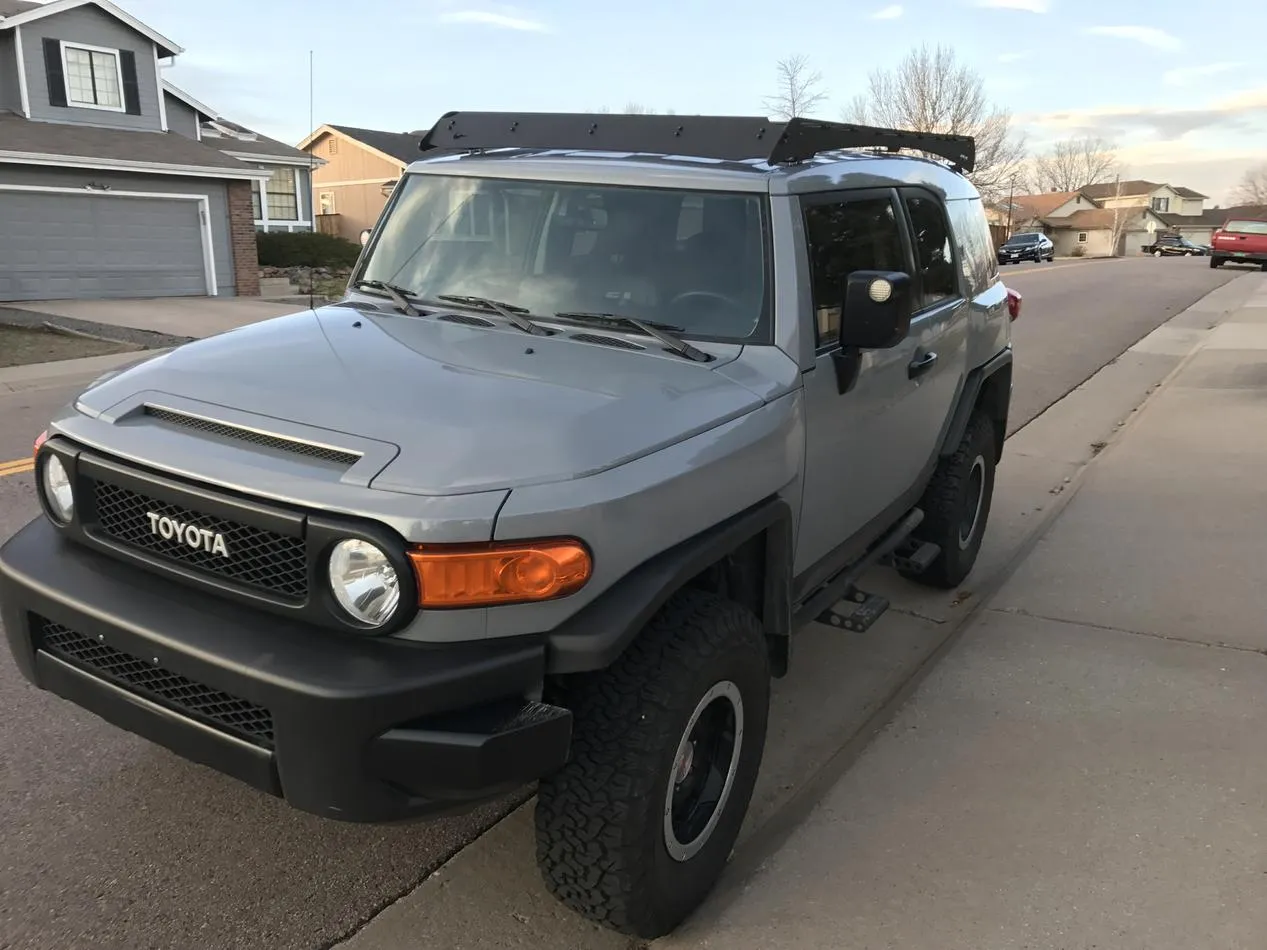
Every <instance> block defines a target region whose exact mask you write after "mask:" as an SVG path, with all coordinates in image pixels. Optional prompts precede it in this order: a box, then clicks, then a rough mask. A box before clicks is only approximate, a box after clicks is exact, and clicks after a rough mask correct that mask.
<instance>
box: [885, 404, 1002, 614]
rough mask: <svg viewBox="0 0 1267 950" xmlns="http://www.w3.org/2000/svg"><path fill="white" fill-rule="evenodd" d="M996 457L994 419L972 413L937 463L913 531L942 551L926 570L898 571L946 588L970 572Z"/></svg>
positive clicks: (990, 492) (983, 523)
mask: <svg viewBox="0 0 1267 950" xmlns="http://www.w3.org/2000/svg"><path fill="white" fill-rule="evenodd" d="M995 459H996V449H995V436H994V423H993V422H992V421H991V420H990V418H989V417H988V416H986V415H985V414H984V413H982V412H976V413H973V416H972V418H971V419H970V420H969V422H968V428H967V430H966V431H965V432H964V434H963V438H962V439H961V440H960V442H959V447H958V448H957V449H956V450H955V453H954V454H953V455H951V456H950V457H949V458H944V459H942V460H941V461H940V462H939V463H938V465H937V470H936V472H934V474H933V479H932V481H931V482H930V483H929V485H928V488H927V489H926V490H925V492H924V498H923V500H922V501H921V502H920V507H921V508H922V509H923V511H924V520H923V521H922V522H920V525H919V527H918V528H916V529H915V533H914V537H915V539H916V540H919V541H931V542H932V543H933V544H936V545H938V546H939V547H940V548H941V553H940V554H938V555H937V560H935V561H933V563H932V564H930V565H929V566H928V569H927V570H925V571H922V572H920V573H911V572H907V571H902V572H901V573H902V576H903V577H906V578H908V579H910V580H913V581H915V582H917V583H920V584H924V585H926V586H928V587H937V588H941V589H945V590H948V589H950V588H954V587H958V586H959V585H960V584H961V583H962V582H963V580H964V578H966V577H967V576H968V574H970V573H971V572H972V568H973V566H974V565H975V564H976V562H977V554H978V553H979V552H980V550H981V540H982V538H983V537H984V536H985V529H986V524H987V523H988V521H989V518H990V503H991V501H992V500H993V497H994V470H995Z"/></svg>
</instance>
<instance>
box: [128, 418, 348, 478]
mask: <svg viewBox="0 0 1267 950" xmlns="http://www.w3.org/2000/svg"><path fill="white" fill-rule="evenodd" d="M143 412H144V414H145V415H146V416H147V417H149V418H150V419H153V420H155V421H156V422H160V423H164V424H166V425H170V426H179V427H181V428H185V429H192V430H194V431H195V432H200V433H204V434H206V435H212V436H219V437H220V438H224V439H235V440H237V441H239V442H249V443H251V444H252V445H259V446H263V447H265V448H270V449H278V450H280V451H282V452H289V453H291V454H293V455H302V456H305V457H306V458H311V459H316V460H318V461H322V462H330V463H331V464H334V465H340V466H342V467H343V468H351V467H352V466H353V465H355V464H356V463H357V462H359V461H360V460H361V453H359V452H352V451H349V450H347V449H340V448H335V447H334V446H330V445H321V444H319V443H316V442H306V441H301V440H299V439H294V438H290V437H288V436H281V435H274V434H272V433H269V432H261V431H259V430H258V429H248V428H245V427H244V426H235V425H229V424H228V423H224V422H216V421H214V420H212V419H204V418H202V417H201V416H194V415H189V414H188V413H184V412H176V411H175V410H172V409H164V408H163V407H161V406H155V405H151V404H150V403H146V404H145V407H144V409H143Z"/></svg>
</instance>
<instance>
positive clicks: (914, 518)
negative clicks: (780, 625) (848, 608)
mask: <svg viewBox="0 0 1267 950" xmlns="http://www.w3.org/2000/svg"><path fill="white" fill-rule="evenodd" d="M923 520H924V512H923V511H921V510H920V509H919V508H912V509H911V510H910V511H908V512H907V513H906V515H905V516H904V517H903V518H902V520H901V521H899V522H898V523H897V524H895V525H894V526H893V527H892V528H890V529H889V532H888V533H887V534H885V535H884V536H883V537H881V538H880V540H878V541H877V542H876V543H875V544H873V545H872V546H871V547H870V549H869V550H868V551H867V553H866V554H864V555H863V556H862V557H861V558H859V559H858V560H857V561H855V562H854V563H853V564H850V565H849V566H848V567H847V568H845V569H844V570H843V571H841V572H840V573H839V574H837V575H836V576H835V577H833V578H831V579H830V580H828V581H827V582H826V583H825V584H823V585H822V586H821V587H819V588H818V590H816V591H815V592H814V593H813V594H811V595H810V596H809V597H808V598H807V599H806V600H805V601H804V602H803V603H802V604H801V605H800V606H798V607H797V608H796V610H795V611H794V613H793V614H792V627H793V629H798V628H800V627H803V626H805V625H806V624H808V623H812V622H813V621H815V620H819V619H820V618H824V617H826V616H827V615H828V614H830V613H831V608H832V607H834V606H835V605H836V604H837V603H838V602H839V601H840V600H841V599H842V598H846V597H848V598H850V599H851V600H853V602H854V603H856V604H858V605H859V607H858V608H855V610H854V613H853V614H850V615H849V619H851V620H852V619H853V617H854V615H856V614H857V613H858V610H859V609H866V608H867V604H868V600H867V598H869V597H875V595H873V594H865V593H863V592H862V591H859V590H858V580H859V579H860V578H861V577H862V575H863V574H865V573H866V572H867V571H869V570H870V569H871V568H872V567H873V566H874V565H876V564H878V563H880V562H881V561H883V560H885V559H886V558H888V557H889V556H890V555H892V554H893V552H894V551H895V550H897V548H898V547H899V546H900V545H901V544H902V542H904V541H906V540H907V539H908V538H910V536H911V532H912V531H914V530H915V529H916V528H918V527H919V525H920V522H921V521H923ZM935 556H936V555H934V557H935ZM858 595H861V596H862V600H858V599H857V597H858ZM880 602H883V607H879V603H880ZM888 606H889V603H888V601H887V600H884V598H883V597H876V598H875V602H874V603H873V604H872V609H870V610H868V611H867V613H868V614H869V613H871V612H872V610H874V609H875V608H878V613H875V617H876V618H878V617H879V616H880V614H882V613H884V611H885V610H887V609H888ZM864 616H865V615H864ZM841 619H842V620H843V619H844V618H843V617H842V618H841ZM861 619H862V618H859V620H861ZM822 622H823V623H833V621H832V620H830V619H824V620H822ZM872 623H875V619H874V618H873V619H872V620H871V621H870V622H868V623H867V627H869V626H871V624H872ZM838 626H845V625H844V624H843V623H840V624H838ZM847 629H851V630H852V629H855V628H854V627H848V628H847ZM862 629H864V630H865V629H866V627H863V628H862Z"/></svg>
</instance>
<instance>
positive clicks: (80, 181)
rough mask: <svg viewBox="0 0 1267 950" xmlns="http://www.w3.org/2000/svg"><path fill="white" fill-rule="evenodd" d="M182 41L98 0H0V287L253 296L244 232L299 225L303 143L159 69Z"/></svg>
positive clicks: (302, 221) (306, 196) (252, 234)
mask: <svg viewBox="0 0 1267 950" xmlns="http://www.w3.org/2000/svg"><path fill="white" fill-rule="evenodd" d="M182 52H184V50H183V48H182V47H181V46H179V45H177V44H176V43H175V42H174V41H172V40H170V39H168V38H167V37H165V36H163V35H162V34H160V33H159V32H158V31H156V30H154V29H153V28H151V27H150V26H148V25H146V24H145V23H142V22H141V21H139V20H137V19H136V18H135V17H133V16H131V15H130V14H129V13H127V12H126V11H125V10H123V9H121V8H120V7H118V6H116V5H115V4H113V3H110V2H109V0H54V2H51V3H45V4H37V3H31V2H28V0H0V301H3V300H48V299H58V298H77V297H155V296H178V295H184V296H197V295H208V296H231V295H239V296H244V295H257V294H258V293H259V262H258V257H257V252H256V234H257V232H258V231H276V230H285V231H295V230H311V229H312V227H313V215H312V188H311V181H310V175H309V163H310V162H313V161H314V158H313V157H312V156H310V155H309V154H308V153H307V152H304V151H301V150H300V149H297V148H294V147H292V146H289V145H286V144H284V143H282V142H278V141H275V140H273V139H270V138H267V137H265V136H263V135H259V134H257V133H255V132H252V131H251V130H249V129H247V128H244V127H243V126H241V125H238V124H237V123H234V122H231V121H229V120H227V119H225V118H224V117H222V116H220V115H219V114H218V113H217V112H216V111H215V110H214V109H212V108H211V107H209V106H207V105H204V104H202V103H201V102H199V101H198V100H197V99H195V98H194V97H193V96H191V95H189V94H188V93H186V92H184V91H182V90H180V89H178V88H177V87H176V86H174V85H173V84H171V83H170V82H168V81H167V80H166V79H165V78H164V76H163V72H164V69H165V68H166V67H167V66H169V65H170V64H171V63H172V62H173V61H174V59H175V58H176V57H177V56H179V55H180V54H181V53H182ZM316 161H317V163H318V164H319V163H320V161H319V160H316Z"/></svg>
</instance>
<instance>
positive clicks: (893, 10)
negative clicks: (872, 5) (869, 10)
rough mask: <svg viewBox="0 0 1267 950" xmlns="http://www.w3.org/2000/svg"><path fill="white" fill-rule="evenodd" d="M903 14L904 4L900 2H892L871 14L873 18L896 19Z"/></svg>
mask: <svg viewBox="0 0 1267 950" xmlns="http://www.w3.org/2000/svg"><path fill="white" fill-rule="evenodd" d="M901 15H902V5H901V4H898V3H893V4H890V5H889V6H887V7H884V8H883V9H880V10H876V11H875V13H873V14H871V19H873V20H896V19H897V18H898V17H900V16H901Z"/></svg>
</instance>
